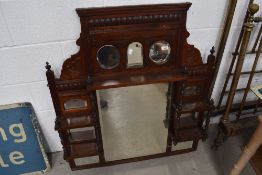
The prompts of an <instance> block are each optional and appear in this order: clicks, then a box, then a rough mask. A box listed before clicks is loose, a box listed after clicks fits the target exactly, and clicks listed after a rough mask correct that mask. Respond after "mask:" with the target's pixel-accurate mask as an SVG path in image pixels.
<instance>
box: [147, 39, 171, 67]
mask: <svg viewBox="0 0 262 175" xmlns="http://www.w3.org/2000/svg"><path fill="white" fill-rule="evenodd" d="M170 52H171V47H170V45H169V43H168V42H166V41H157V42H155V43H154V44H152V45H151V47H150V50H149V58H150V59H151V60H152V61H153V62H154V63H156V64H164V63H166V62H167V61H168V59H169V55H170Z"/></svg>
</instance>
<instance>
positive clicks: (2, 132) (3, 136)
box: [0, 128, 7, 141]
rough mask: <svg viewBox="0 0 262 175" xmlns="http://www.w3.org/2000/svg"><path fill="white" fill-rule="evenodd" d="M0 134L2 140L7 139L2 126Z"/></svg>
mask: <svg viewBox="0 0 262 175" xmlns="http://www.w3.org/2000/svg"><path fill="white" fill-rule="evenodd" d="M0 134H1V136H2V139H3V141H7V137H6V134H5V131H4V129H3V128H0Z"/></svg>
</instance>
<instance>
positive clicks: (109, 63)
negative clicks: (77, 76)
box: [96, 45, 120, 69]
mask: <svg viewBox="0 0 262 175" xmlns="http://www.w3.org/2000/svg"><path fill="white" fill-rule="evenodd" d="M96 56H97V61H98V63H99V65H100V67H102V68H103V69H113V68H115V67H117V66H118V65H119V63H120V53H119V51H118V49H117V48H116V47H115V46H112V45H104V46H102V47H101V48H100V49H99V50H98V51H97V54H96Z"/></svg>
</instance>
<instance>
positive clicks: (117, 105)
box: [98, 84, 192, 161]
mask: <svg viewBox="0 0 262 175" xmlns="http://www.w3.org/2000/svg"><path fill="white" fill-rule="evenodd" d="M167 87H168V86H167V84H152V85H141V86H130V87H122V88H114V89H106V90H99V93H98V94H99V95H98V99H103V100H106V101H107V102H108V107H107V108H100V115H99V116H100V117H101V118H100V123H101V126H103V127H101V128H102V137H103V146H104V152H105V158H106V160H108V161H111V160H120V159H126V158H134V157H138V156H146V155H151V154H158V153H164V152H165V151H166V144H167V134H168V130H167V129H166V128H165V126H164V123H163V119H164V118H165V114H166V105H167V99H166V93H167ZM123 97H124V98H123ZM123 104H128V105H123ZM178 145H179V146H175V147H176V148H174V149H175V150H179V149H185V148H188V147H189V148H190V147H191V146H192V142H191V143H184V144H178Z"/></svg>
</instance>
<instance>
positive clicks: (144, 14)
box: [46, 3, 215, 169]
mask: <svg viewBox="0 0 262 175" xmlns="http://www.w3.org/2000/svg"><path fill="white" fill-rule="evenodd" d="M190 6H191V3H180V4H160V5H141V6H121V7H107V8H89V9H77V10H76V11H77V13H78V15H79V17H80V22H81V34H80V38H79V39H78V40H77V42H76V43H77V45H78V46H80V50H79V52H78V53H76V54H75V55H72V56H71V57H70V58H68V59H67V60H65V61H64V63H63V67H62V71H61V75H60V77H59V78H55V76H54V72H53V71H52V70H51V66H50V65H49V64H48V63H47V65H46V69H47V71H46V76H47V80H48V85H49V89H50V93H51V96H52V100H53V104H54V108H55V112H56V115H57V119H56V130H58V132H59V134H60V137H61V142H62V144H63V148H64V155H65V156H64V157H65V159H67V160H68V158H67V157H68V156H69V155H70V148H71V146H72V145H70V144H71V143H72V141H71V142H70V126H69V125H68V124H67V125H66V126H62V125H63V123H65V122H67V119H68V118H69V119H71V120H72V121H73V120H78V118H77V117H78V115H79V114H81V115H87V116H88V117H89V119H90V120H88V121H89V123H87V124H86V125H85V126H94V128H95V133H96V139H95V140H96V144H97V155H99V160H100V162H99V163H95V164H90V165H83V166H76V165H75V162H74V161H73V160H71V159H70V160H68V161H69V163H70V166H71V168H72V169H83V168H91V167H98V166H108V165H113V164H119V163H127V162H132V161H140V160H146V159H151V158H156V157H163V156H169V155H174V154H179V153H186V152H190V151H193V150H196V148H197V143H198V140H199V139H200V138H204V136H203V135H201V136H200V137H199V136H194V135H193V136H192V137H193V139H191V137H190V140H192V141H193V145H192V148H189V149H184V150H179V151H171V146H172V139H174V138H173V137H174V134H175V133H176V132H179V130H175V128H174V125H175V124H177V122H180V119H179V117H176V115H175V114H174V113H175V110H177V109H175V108H177V106H178V105H176V104H175V103H174V102H172V101H173V100H172V99H175V100H178V101H179V100H180V99H181V98H182V96H181V88H182V90H183V88H184V87H185V85H193V84H196V85H201V89H202V90H201V94H200V95H198V96H192V97H187V101H190V100H194V101H200V102H202V101H207V102H208V103H209V102H210V99H209V93H210V86H211V82H212V75H213V71H214V61H215V57H214V55H213V53H214V51H213V50H212V52H211V54H210V55H209V57H208V62H207V63H203V62H202V58H201V55H200V52H199V50H198V49H196V48H195V47H194V46H193V45H189V44H188V43H187V38H188V37H189V33H188V31H187V29H186V18H187V11H188V9H189V7H190ZM159 40H165V41H168V42H169V44H170V46H171V54H170V58H169V60H168V61H167V62H166V63H164V64H162V65H157V64H155V63H154V62H152V61H151V60H150V59H149V58H148V55H149V54H148V52H149V47H150V46H151V45H152V44H153V43H154V42H155V41H159ZM131 42H140V43H142V45H143V63H144V65H143V67H141V68H127V56H126V55H127V54H126V52H127V47H128V44H130V43H131ZM105 44H112V45H114V46H116V47H117V48H118V49H119V51H120V55H121V61H120V65H119V66H118V67H116V68H114V69H112V70H106V69H102V68H101V67H99V64H98V62H97V60H96V53H97V50H98V49H99V48H100V47H101V46H103V45H105ZM203 76H204V77H203ZM164 82H166V83H175V82H177V84H178V85H177V86H176V87H172V93H171V94H170V98H171V100H170V103H172V104H171V105H168V106H169V107H167V111H169V116H168V120H167V127H168V138H167V149H166V152H164V153H160V154H154V155H148V156H142V157H136V158H130V159H123V160H116V161H106V160H105V157H104V150H103V141H102V134H101V129H100V123H99V117H98V109H97V98H96V95H95V91H96V90H101V89H109V88H117V87H126V86H135V85H143V84H154V83H164ZM79 94H85V95H86V96H87V97H88V98H86V99H90V104H91V106H92V110H91V111H84V112H83V111H77V110H76V112H70V114H65V113H64V112H63V109H61V107H62V106H63V104H62V103H63V99H64V98H66V99H68V98H70V97H71V96H79ZM61 97H62V98H61ZM81 98H83V97H81ZM201 110H202V108H201ZM204 110H208V111H210V105H209V106H208V108H205V109H204ZM74 111H75V110H74ZM192 111H193V112H197V111H199V109H192ZM192 111H191V112H192ZM174 117H175V118H176V119H175V118H174ZM93 119H94V120H93ZM79 120H80V119H79ZM200 121H201V122H200V124H199V127H201V128H202V123H203V119H201V120H200ZM83 125H84V124H83V123H81V124H79V127H82V126H83ZM200 125H201V126H200ZM67 127H68V131H64V129H66V128H67ZM71 127H72V126H71ZM74 127H75V125H74ZM61 128H63V129H61ZM93 140H94V139H93ZM178 141H179V140H178ZM88 142H91V141H90V140H89V141H88ZM80 151H81V150H80ZM79 154H80V153H79ZM86 155H93V154H92V153H90V152H86ZM78 156H79V155H77V156H74V155H70V156H69V157H70V158H72V157H73V158H77V157H78Z"/></svg>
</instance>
